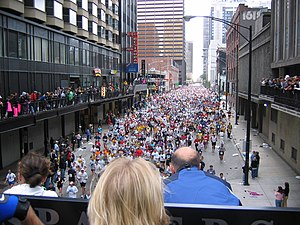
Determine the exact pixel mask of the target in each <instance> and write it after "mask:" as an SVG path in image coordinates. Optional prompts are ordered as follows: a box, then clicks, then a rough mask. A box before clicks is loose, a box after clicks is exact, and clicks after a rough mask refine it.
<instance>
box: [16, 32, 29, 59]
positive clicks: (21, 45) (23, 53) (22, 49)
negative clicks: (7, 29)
mask: <svg viewBox="0 0 300 225" xmlns="http://www.w3.org/2000/svg"><path fill="white" fill-rule="evenodd" d="M18 55H19V58H21V59H27V46H26V34H22V33H19V40H18Z"/></svg>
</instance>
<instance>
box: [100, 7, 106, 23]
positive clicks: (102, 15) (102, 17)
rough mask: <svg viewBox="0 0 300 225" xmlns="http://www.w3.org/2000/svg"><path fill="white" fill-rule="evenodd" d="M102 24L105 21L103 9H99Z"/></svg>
mask: <svg viewBox="0 0 300 225" xmlns="http://www.w3.org/2000/svg"><path fill="white" fill-rule="evenodd" d="M100 19H101V20H102V21H103V22H106V21H105V11H104V10H103V9H101V18H100Z"/></svg>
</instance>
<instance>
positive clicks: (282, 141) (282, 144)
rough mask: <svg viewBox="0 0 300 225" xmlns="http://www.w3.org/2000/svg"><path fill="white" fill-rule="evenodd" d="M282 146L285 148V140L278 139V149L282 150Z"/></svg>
mask: <svg viewBox="0 0 300 225" xmlns="http://www.w3.org/2000/svg"><path fill="white" fill-rule="evenodd" d="M284 148H285V141H284V140H282V139H280V150H282V151H283V152H284Z"/></svg>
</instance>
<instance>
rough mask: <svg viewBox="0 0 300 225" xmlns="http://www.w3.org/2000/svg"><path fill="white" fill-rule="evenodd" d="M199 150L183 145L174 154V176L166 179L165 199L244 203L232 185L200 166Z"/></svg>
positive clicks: (177, 201)
mask: <svg viewBox="0 0 300 225" xmlns="http://www.w3.org/2000/svg"><path fill="white" fill-rule="evenodd" d="M199 167H200V157H199V153H198V152H197V151H195V150H194V149H192V148H189V147H182V148H179V149H178V150H176V151H175V152H174V154H173V156H172V161H171V165H170V169H171V171H172V173H173V175H172V176H170V177H169V178H167V179H165V180H164V182H165V185H166V190H165V193H164V197H165V203H184V204H211V205H235V206H238V205H241V202H240V200H239V199H238V198H237V197H236V196H235V195H234V194H233V193H232V191H231V185H230V184H229V183H228V182H226V181H224V180H222V179H221V178H219V177H217V176H214V175H211V174H209V173H206V172H204V171H202V170H200V168H199Z"/></svg>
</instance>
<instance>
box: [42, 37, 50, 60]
mask: <svg viewBox="0 0 300 225" xmlns="http://www.w3.org/2000/svg"><path fill="white" fill-rule="evenodd" d="M48 51H49V46H48V40H46V39H42V61H43V62H48V61H49V52H48Z"/></svg>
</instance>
